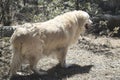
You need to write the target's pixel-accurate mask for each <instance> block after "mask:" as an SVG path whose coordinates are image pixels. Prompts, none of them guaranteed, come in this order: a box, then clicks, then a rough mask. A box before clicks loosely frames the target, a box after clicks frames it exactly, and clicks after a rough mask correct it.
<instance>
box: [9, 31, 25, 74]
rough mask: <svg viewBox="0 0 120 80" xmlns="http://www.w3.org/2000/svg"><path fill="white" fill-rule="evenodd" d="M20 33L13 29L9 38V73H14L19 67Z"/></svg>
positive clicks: (20, 61) (20, 60) (20, 62)
mask: <svg viewBox="0 0 120 80" xmlns="http://www.w3.org/2000/svg"><path fill="white" fill-rule="evenodd" d="M21 34H22V33H20V34H19V32H18V31H15V32H14V33H13V35H12V37H11V39H10V42H11V49H12V59H11V64H10V70H9V73H8V74H10V75H14V74H16V72H17V70H18V69H19V68H20V67H21V64H22V60H23V58H22V54H21V52H22V43H21V40H20V38H21Z"/></svg>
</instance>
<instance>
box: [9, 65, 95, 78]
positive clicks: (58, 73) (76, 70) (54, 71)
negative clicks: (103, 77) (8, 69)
mask: <svg viewBox="0 0 120 80" xmlns="http://www.w3.org/2000/svg"><path fill="white" fill-rule="evenodd" d="M92 67H93V65H87V66H83V67H81V66H79V65H76V64H73V65H72V66H70V67H69V68H61V67H60V65H59V64H58V65H56V66H55V67H53V68H51V69H49V70H48V71H47V73H48V74H47V75H37V74H31V75H26V76H13V77H11V79H10V80H62V79H64V80H65V79H66V78H68V77H71V76H73V75H75V74H84V73H89V71H90V69H91V68H92Z"/></svg>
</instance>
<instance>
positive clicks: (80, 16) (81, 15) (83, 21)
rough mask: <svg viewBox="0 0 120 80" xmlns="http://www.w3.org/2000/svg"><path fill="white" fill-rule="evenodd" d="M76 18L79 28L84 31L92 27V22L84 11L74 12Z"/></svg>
mask: <svg viewBox="0 0 120 80" xmlns="http://www.w3.org/2000/svg"><path fill="white" fill-rule="evenodd" d="M76 17H77V20H78V24H79V26H80V27H84V29H86V30H87V29H89V28H90V27H91V25H92V21H91V19H90V16H89V14H88V13H87V12H85V11H81V10H79V11H76Z"/></svg>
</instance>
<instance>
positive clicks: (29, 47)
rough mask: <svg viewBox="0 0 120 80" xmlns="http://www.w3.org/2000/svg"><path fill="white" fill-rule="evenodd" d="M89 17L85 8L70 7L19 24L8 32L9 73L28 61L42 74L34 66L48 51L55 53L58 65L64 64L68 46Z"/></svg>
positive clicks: (35, 70)
mask: <svg viewBox="0 0 120 80" xmlns="http://www.w3.org/2000/svg"><path fill="white" fill-rule="evenodd" d="M91 24H92V21H91V20H90V16H89V14H88V13H87V12H85V11H82V10H78V11H77V10H75V11H70V12H67V13H64V14H61V15H59V16H57V17H55V18H53V19H51V20H48V21H45V22H41V23H31V24H29V25H28V26H27V25H23V26H26V27H22V26H21V27H19V28H17V29H16V30H15V32H14V33H13V35H12V36H11V39H10V42H11V45H12V51H13V55H12V60H11V66H10V73H11V75H15V74H16V72H17V70H18V69H19V68H20V66H21V64H22V63H24V62H27V63H29V64H30V69H31V70H32V71H34V72H35V73H38V74H42V72H41V71H39V69H38V68H37V67H36V65H37V63H38V61H39V60H40V59H41V58H42V57H44V56H49V55H52V54H53V55H56V57H57V59H58V61H59V63H60V65H61V67H66V60H65V59H66V54H67V51H68V47H69V46H70V45H71V44H73V43H75V42H76V41H77V39H78V37H79V36H80V34H82V33H84V32H85V31H86V29H88V28H89V27H90V25H91Z"/></svg>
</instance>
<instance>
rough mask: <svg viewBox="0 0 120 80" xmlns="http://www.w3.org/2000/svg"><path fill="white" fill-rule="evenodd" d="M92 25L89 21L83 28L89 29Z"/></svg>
mask: <svg viewBox="0 0 120 80" xmlns="http://www.w3.org/2000/svg"><path fill="white" fill-rule="evenodd" d="M92 23H93V22H92V21H91V20H89V21H87V23H86V24H85V28H86V29H89V28H90V27H91V25H92Z"/></svg>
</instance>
